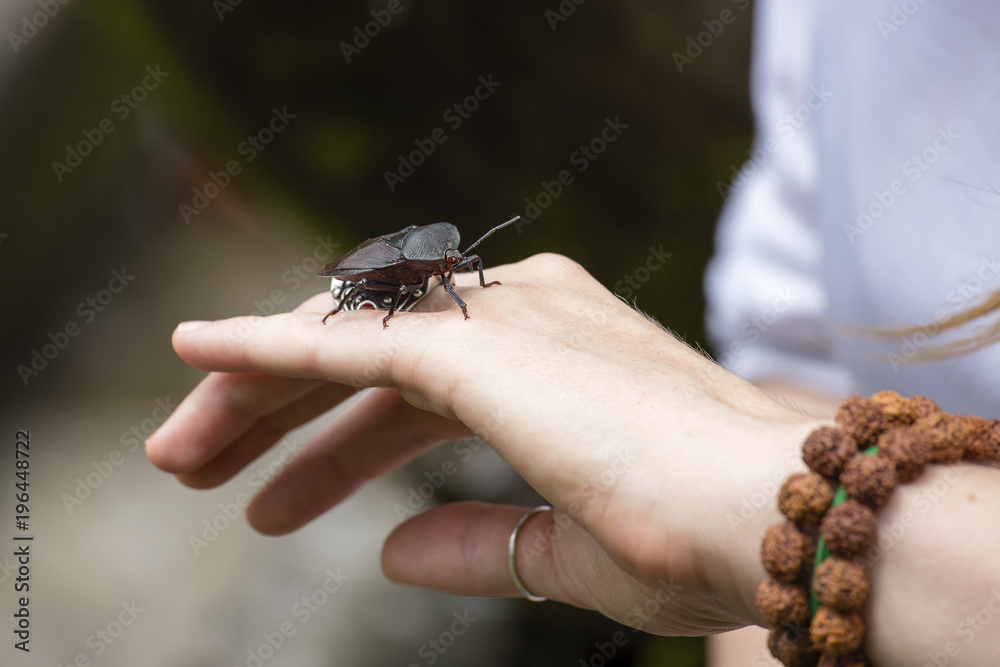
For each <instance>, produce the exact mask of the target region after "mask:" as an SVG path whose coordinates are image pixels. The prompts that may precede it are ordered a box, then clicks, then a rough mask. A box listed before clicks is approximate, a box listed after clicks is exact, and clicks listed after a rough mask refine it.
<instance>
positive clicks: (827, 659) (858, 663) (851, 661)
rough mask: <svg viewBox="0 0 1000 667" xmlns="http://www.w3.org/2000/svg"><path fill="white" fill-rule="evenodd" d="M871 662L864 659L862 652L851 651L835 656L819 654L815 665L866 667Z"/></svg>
mask: <svg viewBox="0 0 1000 667" xmlns="http://www.w3.org/2000/svg"><path fill="white" fill-rule="evenodd" d="M870 664H871V663H869V662H868V660H867V659H865V655H864V653H852V654H851V655H844V656H840V657H839V658H835V657H833V656H832V655H830V654H829V653H824V654H823V655H821V656H820V659H819V663H817V665H816V667H868V666H869V665H870Z"/></svg>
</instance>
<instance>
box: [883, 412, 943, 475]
mask: <svg viewBox="0 0 1000 667" xmlns="http://www.w3.org/2000/svg"><path fill="white" fill-rule="evenodd" d="M878 451H879V454H882V455H884V456H885V457H886V458H888V459H889V460H890V461H892V463H893V465H895V466H896V481H898V482H901V483H905V482H912V481H913V480H915V479H916V478H917V477H919V476H920V474H921V473H922V472H923V471H924V468H926V467H927V464H928V463H930V460H931V455H932V454H933V451H932V449H931V443H930V442H929V441H928V440H925V439H924V438H922V437H921V432H920V430H918V429H914V428H912V427H907V426H904V427H902V428H895V429H892V430H891V431H886V432H885V433H883V434H882V435H880V436H879V437H878Z"/></svg>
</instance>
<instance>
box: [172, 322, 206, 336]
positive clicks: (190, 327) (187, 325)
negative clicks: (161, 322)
mask: <svg viewBox="0 0 1000 667" xmlns="http://www.w3.org/2000/svg"><path fill="white" fill-rule="evenodd" d="M206 324H211V322H210V321H208V320H189V321H187V322H181V323H180V324H178V325H177V331H180V332H181V333H185V332H188V331H194V330H195V329H200V328H202V327H203V326H205V325H206Z"/></svg>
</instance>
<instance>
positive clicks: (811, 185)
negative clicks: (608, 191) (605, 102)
mask: <svg viewBox="0 0 1000 667" xmlns="http://www.w3.org/2000/svg"><path fill="white" fill-rule="evenodd" d="M756 12H757V14H756V24H755V38H754V54H753V57H754V64H753V70H752V80H751V88H752V96H753V105H754V113H755V118H756V131H755V134H756V138H755V142H754V150H753V152H752V154H751V158H750V160H748V162H747V163H746V164H745V165H744V168H743V170H742V171H741V172H740V174H738V175H737V176H736V177H735V178H734V179H733V182H732V183H731V186H732V187H731V189H730V190H729V196H728V199H727V203H726V206H725V209H724V211H723V214H722V217H721V219H720V222H719V228H718V231H717V238H716V245H717V247H716V255H715V257H714V258H713V260H712V262H711V263H710V265H709V268H708V271H707V274H706V291H707V298H708V304H709V305H708V316H707V318H708V320H707V321H708V328H709V333H710V336H711V337H712V339H713V342H714V343H715V345H716V351H717V352H718V356H719V358H720V361H722V363H723V364H724V365H726V366H727V367H728V368H730V369H732V370H734V371H735V372H737V373H739V374H740V375H742V376H744V377H746V378H748V379H750V380H762V379H784V380H789V381H793V382H797V383H800V384H803V385H806V386H810V387H813V388H816V389H821V390H824V391H829V392H834V393H836V394H841V395H845V394H848V393H852V392H857V393H862V394H870V393H873V392H876V391H879V390H882V389H895V390H896V391H899V392H900V393H902V394H904V395H913V394H922V395H925V396H930V397H931V398H933V399H935V400H936V401H938V402H939V403H940V404H941V406H942V407H943V408H945V409H947V410H953V411H958V412H964V413H973V414H983V415H991V416H998V417H1000V346H993V347H989V348H986V349H983V350H980V351H977V352H975V353H973V354H970V355H967V356H964V357H959V358H953V359H947V360H943V361H934V362H926V361H919V360H918V359H917V358H916V357H915V356H914V354H915V353H916V351H917V350H918V349H926V348H928V347H932V346H934V345H936V344H938V343H939V342H942V341H944V340H947V339H949V338H955V337H956V336H954V335H951V334H950V333H949V334H943V335H941V336H939V337H937V338H934V339H933V340H931V339H930V338H929V337H928V336H927V335H924V334H923V333H922V332H921V333H917V334H914V335H912V336H909V337H907V339H905V340H904V339H902V338H901V337H900V336H898V335H896V336H891V337H879V336H877V335H873V332H874V329H876V328H879V327H902V326H910V325H921V324H924V323H929V326H928V327H927V329H928V330H931V329H934V328H936V323H935V318H938V319H939V320H940V319H943V318H945V317H947V316H949V315H953V314H956V313H958V312H962V311H964V310H965V309H966V308H968V307H969V306H971V305H974V304H976V303H978V302H980V301H981V300H983V299H984V298H985V297H986V296H987V295H989V294H990V293H992V292H993V291H994V290H998V289H1000V3H997V2H993V1H992V0H956V1H954V2H944V0H874V1H873V0H841V1H838V2H813V1H809V0H761V1H760V2H758V3H757V5H756ZM986 320H987V321H995V320H996V318H995V317H993V316H988V317H987V318H986ZM972 330H978V327H977V326H974V325H968V326H966V327H963V328H962V329H961V330H960V331H959V332H958V334H957V335H958V337H964V336H965V335H967V334H968V333H969V332H970V331H972Z"/></svg>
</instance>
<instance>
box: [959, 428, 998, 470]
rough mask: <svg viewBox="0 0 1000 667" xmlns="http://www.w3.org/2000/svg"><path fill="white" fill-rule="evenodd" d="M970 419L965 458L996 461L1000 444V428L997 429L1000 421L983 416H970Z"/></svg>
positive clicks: (967, 459)
mask: <svg viewBox="0 0 1000 667" xmlns="http://www.w3.org/2000/svg"><path fill="white" fill-rule="evenodd" d="M969 420H970V428H969V433H968V435H967V436H966V438H965V460H966V461H975V462H978V461H995V460H996V458H997V446H998V445H1000V441H998V440H997V439H996V436H997V435H1000V430H997V427H998V425H1000V421H998V420H996V419H984V418H982V417H969Z"/></svg>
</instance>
